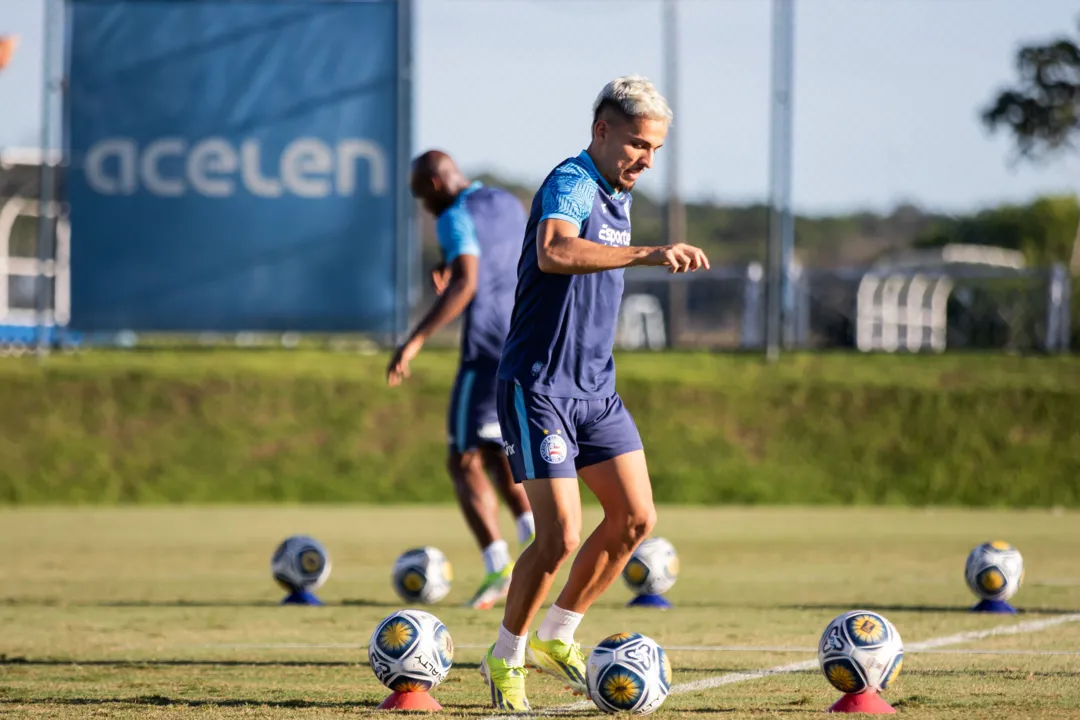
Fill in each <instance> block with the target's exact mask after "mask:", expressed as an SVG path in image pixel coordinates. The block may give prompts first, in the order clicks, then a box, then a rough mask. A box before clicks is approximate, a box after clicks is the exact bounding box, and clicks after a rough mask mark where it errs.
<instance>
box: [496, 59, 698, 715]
mask: <svg viewBox="0 0 1080 720" xmlns="http://www.w3.org/2000/svg"><path fill="white" fill-rule="evenodd" d="M670 122H671V110H670V109H669V108H668V105H667V102H666V101H665V100H664V98H663V97H662V96H661V95H660V94H659V93H658V92H657V90H656V89H655V88H654V87H653V85H652V84H651V83H650V82H649V81H648V80H646V79H644V78H640V77H636V76H632V77H622V78H618V79H616V80H613V81H611V82H610V83H608V84H607V85H606V86H605V87H604V89H603V90H602V91H601V92H600V95H599V96H598V97H597V98H596V102H595V103H594V105H593V124H592V141H591V142H590V144H589V147H588V148H587V149H586V150H585V151H584V152H582V153H581V154H580V155H578V156H576V157H572V158H569V159H567V160H565V161H563V162H562V163H561V164H559V166H558V167H556V168H555V169H554V170H553V171H552V172H551V174H550V175H548V177H547V179H546V180H544V183H543V185H541V187H540V190H539V191H538V192H537V193H536V196H535V198H534V199H533V203H532V212H531V214H530V216H529V222H528V226H527V229H526V234H525V242H524V244H523V247H522V251H521V259H520V260H519V261H518V273H517V274H518V283H517V291H516V293H515V300H514V312H513V316H512V319H511V323H510V334H509V336H508V337H507V339H506V346H505V347H504V348H503V354H502V362H501V364H500V366H499V385H498V404H499V405H498V407H499V424H500V426H501V427H502V431H503V442H504V444H505V447H506V452H507V454H508V456H509V458H510V464H511V467H512V468H513V472H514V478H515V480H517V481H519V482H522V483H523V484H524V486H525V492H526V493H527V494H528V496H529V502H530V503H532V509H533V513H535V515H536V539H535V540H534V541H533V543H532V544H531V545H529V546H528V547H527V548H526V549H525V551H524V552H523V553H522V554H521V556H520V557H519V558H518V562H517V567H516V568H515V569H514V575H513V581H512V582H511V584H510V593H509V595H508V597H507V599H506V608H505V613H504V615H503V622H502V626H501V627H500V628H499V635H498V639H497V641H496V642H495V644H494V645H493V646H492V647H491V648H490V649H489V650H488V653H487V655H486V656H485V657H484V660H483V661H482V662H481V664H480V672H481V673H482V674H483V676H484V680H485V681H486V682H487V684H488V687H489V689H490V691H491V701H492V705H493V706H494V707H496V708H498V709H500V710H527V709H529V702H528V699H527V698H526V695H525V674H526V673H525V663H526V656H527V657H528V662H529V664H530V665H532V666H534V667H536V668H537V669H539V670H540V671H541V672H544V673H548V674H550V675H553V676H555V677H556V678H558V679H559V680H561V681H562V682H563V683H564V684H565V685H567V686H568V687H569V688H570V689H572V690H574V691H575V692H579V693H580V692H584V691H585V659H584V657H583V656H582V653H581V647H580V645H578V643H576V642H575V641H574V630H575V629H576V628H577V626H578V624H579V623H580V622H581V619H582V616H583V615H584V613H585V611H586V610H588V608H589V606H590V605H591V604H592V603H593V601H594V600H595V599H596V598H597V597H598V596H599V595H600V594H601V593H602V592H603V591H604V590H606V589H607V588H608V586H609V585H611V583H612V582H613V581H614V580H615V578H616V577H617V576H618V574H619V572H620V571H621V570H622V568H623V566H624V565H625V564H626V561H627V560H628V559H629V558H630V555H631V553H633V551H634V549H635V548H636V547H637V546H638V544H640V543H641V541H642V540H643V539H644V538H645V536H646V535H648V534H649V532H650V531H651V530H652V528H653V525H654V524H655V522H656V510H655V508H654V507H653V499H652V487H651V485H650V484H649V471H648V468H647V467H646V464H645V454H644V452H643V450H642V444H641V439H640V437H639V435H638V431H637V427H636V426H635V424H634V421H633V419H632V418H631V417H630V414H629V413H628V412H627V410H626V408H625V407H623V404H622V401H621V400H620V399H619V395H618V393H616V392H615V363H614V360H613V359H612V348H613V346H614V340H615V324H616V320H617V316H618V311H619V302H620V300H621V297H622V291H623V268H626V267H630V266H632V265H656V266H668V267H669V268H670V269H671V272H688V271H694V270H698V269H700V268H708V267H709V261H708V259H707V258H706V257H705V254H704V253H703V252H702V251H701V250H699V249H698V248H695V247H691V246H689V245H685V244H676V245H666V246H662V247H633V246H631V245H630V194H629V192H630V190H631V189H633V187H634V183H636V182H637V179H638V178H639V177H640V176H641V173H643V172H644V171H645V170H646V169H648V168H650V167H652V164H653V158H654V156H655V154H656V151H657V150H658V149H659V148H660V146H661V145H663V143H664V138H665V137H666V136H667V131H668V126H669V124H670ZM578 476H580V477H581V479H582V480H583V481H584V482H585V485H586V486H588V488H589V489H590V490H591V491H592V492H593V493H594V494H595V495H596V497H597V498H598V499H599V501H600V504H601V506H602V507H603V510H604V519H603V521H601V523H600V525H599V526H598V527H597V528H596V529H595V530H594V531H593V532H592V534H591V535H589V537H588V538H587V539H586V540H585V543H584V544H583V545H582V546H581V549H580V551H579V552H578V555H577V558H576V559H575V560H574V563H573V565H572V566H571V568H570V577H569V579H568V580H567V583H566V585H565V586H564V587H563V589H562V592H561V593H560V594H559V596H558V598H557V599H556V601H555V603H554V604H553V605H552V606H551V607H550V608H549V609H548V611H547V615H546V616H545V617H544V619H543V621H542V623H541V624H540V627H539V629H538V630H537V631H536V633H534V634H532V635H528V636H527V633H528V629H529V625H530V624H531V622H532V619H533V617H534V615H535V614H536V612H537V610H539V608H540V604H541V603H542V602H543V600H544V598H545V596H546V595H547V592H548V590H549V589H550V587H551V584H552V580H553V579H554V577H555V573H556V572H558V570H559V567H560V566H561V565H562V564H563V562H564V561H565V560H566V559H567V558H568V557H569V556H570V554H571V553H573V552H574V550H575V549H576V548H577V547H578V541H579V537H580V533H581V496H580V493H579V490H578Z"/></svg>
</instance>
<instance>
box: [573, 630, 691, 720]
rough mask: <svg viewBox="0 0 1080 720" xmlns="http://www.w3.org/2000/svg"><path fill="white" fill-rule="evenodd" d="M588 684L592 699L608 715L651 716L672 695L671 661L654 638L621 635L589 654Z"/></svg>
mask: <svg viewBox="0 0 1080 720" xmlns="http://www.w3.org/2000/svg"><path fill="white" fill-rule="evenodd" d="M585 685H586V687H587V688H588V692H589V698H590V699H591V700H592V701H593V703H594V704H595V705H596V707H598V708H600V709H601V710H603V711H604V712H606V713H617V712H627V713H631V714H633V715H648V714H649V713H651V712H653V711H654V710H656V709H657V708H658V707H660V706H661V705H663V704H664V700H666V699H667V696H668V693H670V692H671V661H670V660H668V657H667V654H666V653H665V652H664V650H663V648H661V647H660V646H659V645H657V644H656V643H655V642H653V641H652V639H650V638H648V637H645V636H644V635H641V634H639V633H619V634H617V635H612V636H610V637H607V638H605V639H604V640H602V641H601V642H600V644H598V645H597V646H596V647H595V648H593V651H592V652H591V653H589V661H588V663H587V665H586V668H585Z"/></svg>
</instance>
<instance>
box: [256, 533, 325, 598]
mask: <svg viewBox="0 0 1080 720" xmlns="http://www.w3.org/2000/svg"><path fill="white" fill-rule="evenodd" d="M270 570H271V572H273V574H274V580H276V581H277V582H278V584H279V585H281V586H282V587H283V588H285V589H286V590H289V591H290V592H303V591H311V590H316V589H318V588H319V587H320V586H321V585H322V584H323V583H324V582H326V578H328V577H330V556H329V555H328V554H327V552H326V548H324V547H323V546H322V543H320V542H319V541H318V540H316V539H315V538H313V537H309V536H307V535H293V536H292V537H288V538H286V539H285V540H284V541H282V543H281V544H280V545H278V546H277V549H276V550H274V555H273V557H272V558H271V559H270Z"/></svg>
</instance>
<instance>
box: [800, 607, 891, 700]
mask: <svg viewBox="0 0 1080 720" xmlns="http://www.w3.org/2000/svg"><path fill="white" fill-rule="evenodd" d="M818 662H819V663H820V664H821V671H822V672H823V673H825V677H826V679H828V681H829V682H830V683H832V686H833V687H834V688H836V689H837V690H839V691H840V692H842V693H844V694H847V695H858V694H860V693H865V692H880V691H882V690H885V689H887V688H888V687H889V686H890V685H891V684H892V683H893V681H895V680H896V677H897V676H898V675H899V674H900V668H901V667H903V665H904V643H903V641H902V640H901V639H900V633H899V632H897V631H896V628H895V627H894V626H893V624H892V623H891V622H889V621H888V620H886V619H885V618H884V617H883V616H882V615H880V614H878V613H876V612H871V611H869V610H852V611H851V612H846V613H844V614H843V615H841V616H840V617H838V618H836V619H835V620H833V621H832V622H831V623H829V626H828V627H827V628H825V633H824V634H823V635H822V636H821V642H820V643H818Z"/></svg>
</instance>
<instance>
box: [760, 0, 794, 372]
mask: <svg viewBox="0 0 1080 720" xmlns="http://www.w3.org/2000/svg"><path fill="white" fill-rule="evenodd" d="M772 27H773V33H772V93H771V97H772V106H771V128H770V135H769V243H768V253H767V261H766V285H765V287H766V292H767V294H766V305H765V307H766V315H765V356H766V357H767V358H768V359H769V360H770V361H776V360H777V359H779V357H780V347H781V345H782V344H783V325H784V318H785V315H790V314H791V312H792V308H790V307H785V305H786V304H787V303H785V298H789V297H791V293H790V292H788V282H789V279H790V278H789V273H790V271H791V261H792V256H793V254H794V250H795V222H794V218H793V217H792V214H791V146H792V141H791V134H792V123H791V117H792V103H793V100H794V98H793V85H794V83H793V77H794V65H795V0H773V16H772Z"/></svg>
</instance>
